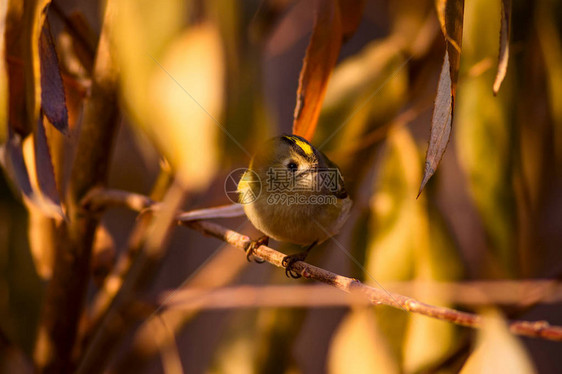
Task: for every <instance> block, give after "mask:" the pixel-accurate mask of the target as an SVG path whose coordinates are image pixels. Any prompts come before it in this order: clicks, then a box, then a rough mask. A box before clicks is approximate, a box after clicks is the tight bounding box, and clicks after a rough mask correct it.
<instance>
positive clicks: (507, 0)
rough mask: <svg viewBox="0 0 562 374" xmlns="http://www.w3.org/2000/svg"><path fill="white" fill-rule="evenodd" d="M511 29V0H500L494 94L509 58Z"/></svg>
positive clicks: (496, 92) (498, 87)
mask: <svg viewBox="0 0 562 374" xmlns="http://www.w3.org/2000/svg"><path fill="white" fill-rule="evenodd" d="M510 29H511V0H502V12H501V29H500V53H499V56H498V72H497V74H496V80H495V81H494V86H493V90H494V95H497V94H498V91H499V90H500V86H501V84H502V82H503V80H504V78H505V74H506V73H507V62H508V60H509V34H510Z"/></svg>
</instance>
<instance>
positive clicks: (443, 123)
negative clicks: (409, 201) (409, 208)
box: [418, 51, 453, 196]
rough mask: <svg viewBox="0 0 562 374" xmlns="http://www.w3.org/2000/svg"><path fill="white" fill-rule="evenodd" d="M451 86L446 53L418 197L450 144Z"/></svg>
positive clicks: (451, 117) (446, 52)
mask: <svg viewBox="0 0 562 374" xmlns="http://www.w3.org/2000/svg"><path fill="white" fill-rule="evenodd" d="M451 85H452V83H451V71H450V69H449V53H448V51H445V58H444V60H443V67H442V68H441V75H440V76H439V85H438V86H437V97H436V98H435V106H434V108H433V116H432V118H431V134H430V137H429V146H428V147H427V154H426V156H425V169H424V172H423V179H422V183H421V186H420V190H419V192H418V196H420V194H421V193H422V190H423V188H424V187H425V185H426V184H427V182H428V181H429V178H431V176H432V175H433V174H434V173H435V168H437V165H438V164H439V161H441V158H442V157H443V153H445V149H446V148H447V143H448V142H449V136H450V135H451V123H452V120H453V95H451Z"/></svg>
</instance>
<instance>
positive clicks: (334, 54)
mask: <svg viewBox="0 0 562 374" xmlns="http://www.w3.org/2000/svg"><path fill="white" fill-rule="evenodd" d="M341 44H342V24H341V15H340V9H339V6H338V3H336V2H334V1H331V0H319V1H318V2H317V14H316V20H315V24H314V29H313V31H312V36H311V38H310V43H309V44H308V48H307V50H306V55H305V57H304V62H303V66H302V69H301V73H300V76H299V88H298V90H297V103H296V106H295V112H294V119H293V133H294V134H297V135H300V136H302V137H304V138H306V139H309V140H310V139H311V138H312V136H313V135H314V132H315V130H316V124H317V122H318V117H319V115H320V109H321V107H322V101H323V100H324V95H325V94H326V87H327V86H328V79H329V78H330V75H331V74H332V71H333V70H334V66H335V65H336V61H337V59H338V55H339V53H340V48H341Z"/></svg>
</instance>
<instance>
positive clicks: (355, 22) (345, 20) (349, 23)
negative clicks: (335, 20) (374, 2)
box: [339, 0, 365, 42]
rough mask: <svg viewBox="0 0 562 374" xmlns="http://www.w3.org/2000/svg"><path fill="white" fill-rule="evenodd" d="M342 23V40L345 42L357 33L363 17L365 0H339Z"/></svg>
mask: <svg viewBox="0 0 562 374" xmlns="http://www.w3.org/2000/svg"><path fill="white" fill-rule="evenodd" d="M339 7H340V13H341V24H342V40H343V41H344V42H345V41H347V40H349V38H351V37H352V36H353V34H355V31H356V30H357V28H358V27H359V24H360V23H361V19H362V18H363V10H364V9H365V0H339Z"/></svg>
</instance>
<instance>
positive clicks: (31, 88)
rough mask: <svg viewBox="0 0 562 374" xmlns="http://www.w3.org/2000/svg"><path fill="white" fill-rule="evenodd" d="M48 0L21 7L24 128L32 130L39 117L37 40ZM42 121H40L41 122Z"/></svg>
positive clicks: (39, 79) (39, 62) (39, 81)
mask: <svg viewBox="0 0 562 374" xmlns="http://www.w3.org/2000/svg"><path fill="white" fill-rule="evenodd" d="M49 3H50V0H35V1H29V2H25V3H24V7H23V19H22V24H21V26H22V28H23V59H24V62H25V63H24V76H25V100H26V111H25V112H26V120H25V121H26V126H29V128H33V127H34V125H35V124H36V123H37V122H38V118H39V117H40V116H41V114H40V113H39V112H40V110H41V61H40V60H41V59H40V56H39V54H40V53H39V49H40V48H39V46H40V43H39V40H40V39H41V33H42V30H43V24H44V23H45V20H46V8H47V6H48V5H49ZM41 121H42V120H41Z"/></svg>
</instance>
